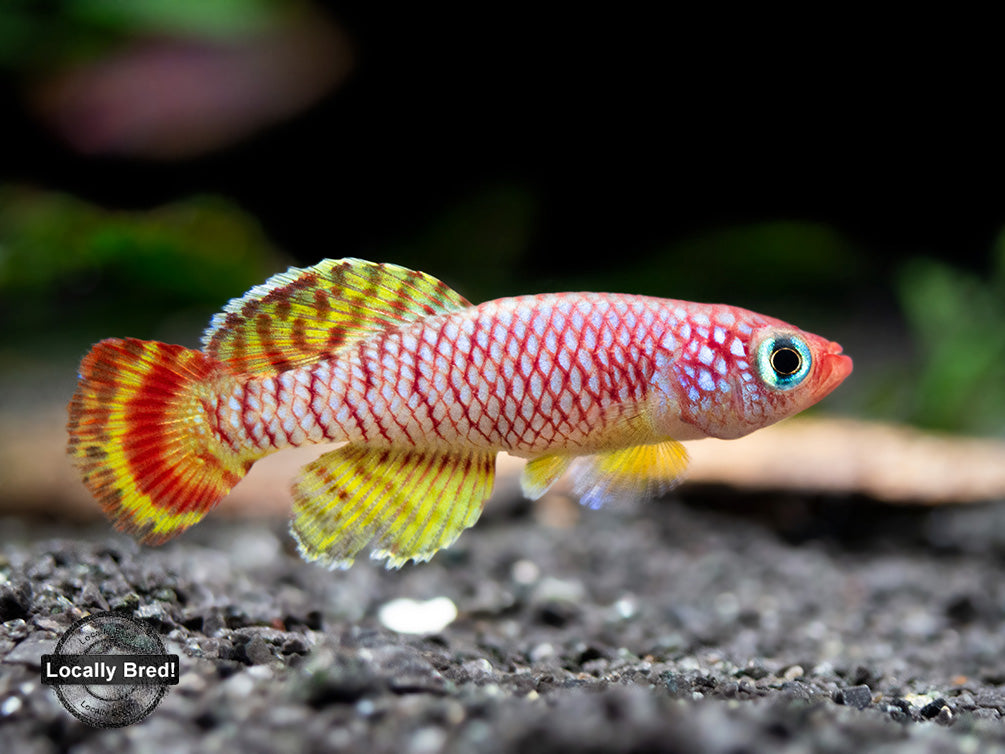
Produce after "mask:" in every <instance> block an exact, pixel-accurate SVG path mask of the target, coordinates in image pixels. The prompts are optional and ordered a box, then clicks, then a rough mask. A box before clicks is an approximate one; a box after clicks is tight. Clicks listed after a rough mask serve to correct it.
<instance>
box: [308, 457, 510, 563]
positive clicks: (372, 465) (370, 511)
mask: <svg viewBox="0 0 1005 754" xmlns="http://www.w3.org/2000/svg"><path fill="white" fill-rule="evenodd" d="M494 476H495V454H493V453H488V452H484V451H471V452H467V453H465V452H432V451H427V452H422V451H419V450H411V449H400V448H371V447H367V446H365V445H358V444H350V445H345V446H343V447H341V448H339V449H338V450H334V451H331V452H330V453H325V454H324V455H323V456H321V457H320V458H318V459H317V460H316V461H314V462H313V463H310V464H308V465H307V466H305V467H304V469H303V472H302V473H301V475H300V477H299V478H298V480H297V481H296V483H295V484H294V486H293V516H294V517H293V524H292V531H293V536H294V537H295V538H296V540H297V543H298V544H299V546H300V552H301V554H302V555H303V556H304V558H305V559H307V560H319V561H321V562H322V563H324V564H325V565H327V566H328V567H329V568H348V567H349V566H350V565H352V562H353V559H354V558H355V557H356V555H357V553H359V551H360V550H362V549H363V548H364V547H366V546H367V545H368V544H369V545H370V547H371V553H370V554H371V557H373V558H377V559H384V558H386V559H387V566H388V567H389V568H398V567H400V566H402V565H404V564H405V563H407V562H408V561H409V560H415V561H424V560H429V558H431V557H432V556H433V554H434V553H435V552H436V551H437V550H440V549H442V548H444V547H447V546H448V545H450V543H452V542H453V541H454V540H455V539H457V537H458V536H459V535H460V533H461V532H462V531H463V530H464V529H466V528H467V527H469V526H471V525H472V524H474V522H475V521H477V520H478V516H479V515H480V514H481V512H482V505H483V504H484V502H485V500H486V499H487V498H488V497H489V495H490V494H491V493H492V481H493V477H494Z"/></svg>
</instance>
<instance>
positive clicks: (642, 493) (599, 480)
mask: <svg viewBox="0 0 1005 754" xmlns="http://www.w3.org/2000/svg"><path fill="white" fill-rule="evenodd" d="M687 463H688V455H687V450H685V448H684V446H683V445H681V444H680V443H679V442H677V441H676V440H665V441H663V442H659V443H654V444H651V445H633V446H632V447H630V448H622V449H620V450H612V451H608V452H606V453H597V454H595V455H590V456H581V457H579V458H575V459H573V461H572V464H571V466H572V476H573V491H574V492H575V493H576V495H578V496H579V501H580V502H581V503H582V504H583V505H586V506H588V507H590V508H599V507H601V506H602V505H605V504H608V503H612V502H620V501H623V500H638V499H646V498H653V497H659V496H660V495H662V494H664V493H665V492H667V491H668V490H669V489H670V488H671V487H673V486H674V485H675V484H676V483H677V482H678V481H679V480H680V477H681V474H683V473H684V470H685V469H686V468H687Z"/></svg>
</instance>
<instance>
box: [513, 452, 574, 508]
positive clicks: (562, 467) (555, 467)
mask: <svg viewBox="0 0 1005 754" xmlns="http://www.w3.org/2000/svg"><path fill="white" fill-rule="evenodd" d="M572 460H573V458H572V456H560V455H547V456H539V457H537V458H532V459H531V460H529V461H527V465H526V466H525V467H524V469H523V474H522V475H521V476H520V488H521V489H522V490H523V494H524V497H526V498H527V499H528V500H537V499H538V498H539V497H541V496H542V495H543V494H544V493H545V492H547V491H548V488H549V487H551V485H553V484H554V483H555V482H557V481H558V479H559V478H560V477H561V476H562V474H564V473H565V472H566V471H567V470H568V468H569V466H570V465H571V464H572Z"/></svg>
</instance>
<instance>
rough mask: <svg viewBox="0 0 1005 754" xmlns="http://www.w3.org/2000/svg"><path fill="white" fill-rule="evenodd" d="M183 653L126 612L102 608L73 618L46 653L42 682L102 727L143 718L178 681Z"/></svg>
mask: <svg viewBox="0 0 1005 754" xmlns="http://www.w3.org/2000/svg"><path fill="white" fill-rule="evenodd" d="M178 675H179V658H178V655H169V654H167V653H166V652H165V651H164V644H163V643H162V642H161V639H160V636H158V635H157V633H156V632H155V631H154V630H153V629H152V628H151V627H150V626H148V625H146V624H145V623H143V622H142V621H139V620H136V619H135V618H133V617H131V616H129V615H125V614H123V613H113V612H103V613H95V614H93V615H89V616H88V617H86V618H83V619H82V620H79V621H77V622H76V623H74V624H73V625H72V626H70V628H69V629H68V630H67V631H66V633H64V634H63V636H62V637H61V638H60V640H59V642H58V643H57V645H56V650H55V653H54V654H51V655H42V683H44V684H46V685H49V686H53V687H54V688H55V689H56V694H57V695H58V696H59V700H60V702H62V703H63V706H64V707H66V709H67V710H69V711H70V712H71V713H73V714H74V715H75V716H76V717H77V718H79V719H80V720H81V721H83V722H85V723H87V724H88V725H92V726H94V727H97V728H118V727H122V726H124V725H132V724H133V723H136V722H139V721H140V720H142V719H143V718H145V717H146V716H147V715H149V714H150V713H151V712H153V710H154V708H155V707H156V706H157V705H158V704H159V703H160V701H161V699H163V698H164V695H165V694H166V693H167V687H168V686H169V685H173V684H176V683H178Z"/></svg>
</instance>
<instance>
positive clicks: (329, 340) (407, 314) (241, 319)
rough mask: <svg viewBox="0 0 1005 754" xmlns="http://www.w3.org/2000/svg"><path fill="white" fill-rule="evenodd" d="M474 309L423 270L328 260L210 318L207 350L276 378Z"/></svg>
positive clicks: (238, 367) (232, 365) (277, 278)
mask: <svg viewBox="0 0 1005 754" xmlns="http://www.w3.org/2000/svg"><path fill="white" fill-rule="evenodd" d="M468 306H470V303H468V301H467V300H466V299H465V298H464V297H463V296H461V295H460V294H458V293H456V292H455V291H452V290H451V289H450V288H448V287H447V286H446V285H444V284H443V283H442V282H440V281H439V280H437V279H436V278H434V277H432V276H430V275H426V274H425V273H423V272H415V271H413V270H408V269H405V268H404V267H399V266H398V265H395V264H374V263H373V262H366V261H364V260H362V259H325V260H324V261H322V262H319V263H318V264H316V265H314V266H313V267H307V268H305V269H299V268H297V267H291V268H290V269H288V270H287V271H286V272H281V273H279V274H278V275H273V276H272V277H271V278H269V279H268V280H266V281H265V282H264V283H263V284H262V285H256V286H255V287H254V288H252V289H251V290H250V291H248V293H246V294H245V295H244V296H243V297H241V298H237V299H234V300H233V301H231V302H230V303H228V304H227V306H226V307H224V310H223V311H222V312H220V313H219V314H217V315H216V316H214V317H213V321H212V322H211V323H210V326H209V329H208V330H207V331H206V333H205V334H204V335H203V338H202V342H203V345H204V346H205V352H206V353H207V354H209V355H210V356H212V357H213V358H216V359H220V360H221V361H223V362H224V363H225V364H226V365H227V367H228V368H229V369H230V371H231V372H233V373H253V374H257V375H267V374H276V373H278V372H283V371H286V370H287V369H292V368H294V367H298V366H304V365H306V364H313V363H316V362H318V361H320V360H322V359H326V358H330V357H331V356H332V355H334V354H335V353H337V352H338V351H340V350H342V349H345V348H347V347H349V346H350V345H352V344H353V343H357V342H359V341H360V340H362V339H363V338H366V337H368V336H370V335H373V334H374V333H377V332H382V331H385V330H389V329H392V328H394V327H398V326H399V325H401V324H402V323H404V322H411V321H413V320H416V319H421V318H422V317H428V316H430V315H432V314H437V313H439V312H449V311H457V310H458V309H464V308H466V307H468Z"/></svg>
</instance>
